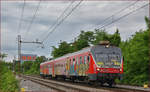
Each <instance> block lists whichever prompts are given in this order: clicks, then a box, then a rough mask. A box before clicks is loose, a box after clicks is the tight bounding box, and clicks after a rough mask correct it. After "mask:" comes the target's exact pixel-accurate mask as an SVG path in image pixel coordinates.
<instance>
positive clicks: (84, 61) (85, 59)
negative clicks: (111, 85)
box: [84, 56, 86, 64]
mask: <svg viewBox="0 0 150 92" xmlns="http://www.w3.org/2000/svg"><path fill="white" fill-rule="evenodd" d="M84 64H86V56H84Z"/></svg>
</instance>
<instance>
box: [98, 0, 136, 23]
mask: <svg viewBox="0 0 150 92" xmlns="http://www.w3.org/2000/svg"><path fill="white" fill-rule="evenodd" d="M138 1H139V0H137V1H135V2H134V3H132V4H130V5H128V6H127V7H125V8H123V9H121V10H119V11H118V12H116V13H114V14H112V15H111V16H109V17H107V18H105V19H104V20H103V22H102V23H100V24H99V25H102V24H106V21H107V20H109V19H110V18H113V17H114V16H115V15H117V14H119V13H121V12H123V11H124V10H126V9H127V8H129V7H131V6H133V5H135V4H136V3H137V2H138Z"/></svg>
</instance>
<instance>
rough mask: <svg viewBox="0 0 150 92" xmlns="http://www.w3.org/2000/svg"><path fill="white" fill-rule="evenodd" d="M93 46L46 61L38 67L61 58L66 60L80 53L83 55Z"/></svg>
mask: <svg viewBox="0 0 150 92" xmlns="http://www.w3.org/2000/svg"><path fill="white" fill-rule="evenodd" d="M92 47H93V46H91V47H86V48H83V49H82V50H79V51H76V52H73V53H68V54H65V55H64V56H61V57H58V58H55V59H53V60H50V61H46V62H43V63H41V64H40V65H42V64H46V63H49V62H52V61H54V60H59V59H62V58H67V57H70V56H73V55H76V54H80V53H84V52H88V51H90V50H91V48H92Z"/></svg>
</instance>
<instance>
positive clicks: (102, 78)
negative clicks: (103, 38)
mask: <svg viewBox="0 0 150 92" xmlns="http://www.w3.org/2000/svg"><path fill="white" fill-rule="evenodd" d="M91 52H92V56H93V58H94V62H95V64H96V67H95V70H96V77H97V78H96V79H97V80H98V81H99V82H100V83H101V84H103V83H108V84H109V85H110V86H112V84H114V81H115V79H122V74H123V57H122V54H121V50H120V48H118V47H115V46H110V45H109V44H105V45H97V46H94V47H93V48H92V49H91Z"/></svg>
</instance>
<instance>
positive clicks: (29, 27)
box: [25, 0, 42, 37]
mask: <svg viewBox="0 0 150 92" xmlns="http://www.w3.org/2000/svg"><path fill="white" fill-rule="evenodd" d="M41 1H42V0H40V1H39V2H38V5H37V7H36V9H35V12H34V15H33V17H32V19H31V21H30V23H29V26H28V27H27V31H26V33H25V37H26V35H27V34H28V32H29V31H30V29H31V26H32V24H33V22H34V20H35V18H36V15H37V12H38V10H39V7H40V4H41Z"/></svg>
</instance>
